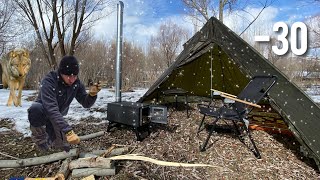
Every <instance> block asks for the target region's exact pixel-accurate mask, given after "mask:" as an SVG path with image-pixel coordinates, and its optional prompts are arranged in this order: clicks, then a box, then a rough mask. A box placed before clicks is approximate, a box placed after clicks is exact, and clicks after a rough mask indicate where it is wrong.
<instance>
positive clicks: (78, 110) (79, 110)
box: [0, 89, 147, 136]
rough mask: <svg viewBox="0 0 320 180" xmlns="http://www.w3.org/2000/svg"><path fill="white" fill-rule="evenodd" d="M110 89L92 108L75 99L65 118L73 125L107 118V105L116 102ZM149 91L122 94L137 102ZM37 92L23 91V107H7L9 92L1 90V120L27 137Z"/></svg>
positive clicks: (124, 99) (99, 96)
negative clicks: (30, 109) (31, 97)
mask: <svg viewBox="0 0 320 180" xmlns="http://www.w3.org/2000/svg"><path fill="white" fill-rule="evenodd" d="M109 90H110V89H102V90H101V91H100V92H99V94H98V99H97V101H96V103H95V104H94V105H93V106H92V107H91V108H88V109H86V108H83V107H82V106H81V105H80V104H79V103H78V102H77V101H76V100H75V99H74V101H72V103H71V105H70V109H69V113H68V115H67V116H66V117H65V118H66V119H68V120H69V121H71V123H74V122H75V121H77V120H79V119H81V118H86V117H89V116H92V117H96V118H106V117H107V113H106V109H107V103H109V102H114V101H115V93H114V92H111V91H109ZM146 91H147V89H135V92H126V93H122V100H123V101H130V102H136V101H137V100H138V99H139V98H140V97H141V96H142V95H143V94H144V93H145V92H146ZM35 94H36V91H35V90H23V91H22V107H15V106H11V107H8V106H6V104H7V100H8V97H9V90H6V89H0V119H9V120H11V121H13V122H14V124H15V127H14V128H15V130H17V131H19V132H21V133H23V134H24V135H25V136H30V135H31V132H30V130H29V121H28V114H27V109H28V108H29V107H30V106H31V104H32V101H27V100H26V99H27V98H28V97H29V96H34V95H35ZM9 130H10V129H7V128H4V127H0V132H1V131H9Z"/></svg>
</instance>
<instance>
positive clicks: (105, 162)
mask: <svg viewBox="0 0 320 180" xmlns="http://www.w3.org/2000/svg"><path fill="white" fill-rule="evenodd" d="M84 167H91V168H107V169H110V168H111V160H110V159H106V158H103V157H91V158H79V159H76V160H73V161H71V162H70V164H69V169H78V168H84Z"/></svg>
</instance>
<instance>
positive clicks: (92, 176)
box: [81, 175, 95, 180]
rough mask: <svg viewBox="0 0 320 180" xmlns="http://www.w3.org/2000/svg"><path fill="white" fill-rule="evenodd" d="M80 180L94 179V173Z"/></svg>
mask: <svg viewBox="0 0 320 180" xmlns="http://www.w3.org/2000/svg"><path fill="white" fill-rule="evenodd" d="M81 180H95V178H94V175H90V176H87V177H85V178H83V179H81Z"/></svg>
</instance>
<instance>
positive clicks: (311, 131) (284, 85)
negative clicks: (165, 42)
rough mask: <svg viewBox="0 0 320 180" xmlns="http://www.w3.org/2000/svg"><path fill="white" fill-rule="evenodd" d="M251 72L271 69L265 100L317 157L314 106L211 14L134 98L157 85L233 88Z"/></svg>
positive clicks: (203, 91)
mask: <svg viewBox="0 0 320 180" xmlns="http://www.w3.org/2000/svg"><path fill="white" fill-rule="evenodd" d="M255 75H276V76H278V81H277V83H276V85H275V86H274V87H273V88H272V89H271V90H270V92H269V102H268V103H269V104H270V105H271V108H272V110H274V111H276V112H277V113H278V114H279V115H281V117H282V118H283V119H284V120H285V122H286V124H287V125H288V127H289V129H290V131H291V132H292V133H293V134H294V135H295V137H296V138H297V139H298V141H299V142H300V143H301V144H302V145H303V146H302V147H303V149H304V152H305V153H307V155H308V156H309V157H311V158H313V159H314V160H315V161H316V163H317V164H318V167H319V162H320V152H319V151H320V132H319V129H320V108H319V107H318V105H316V104H315V103H314V102H313V101H312V100H311V99H310V98H309V97H308V95H306V94H305V93H304V92H303V91H302V90H301V89H299V88H298V87H297V86H296V85H295V84H293V83H292V82H290V81H289V80H288V78H287V77H286V76H285V75H284V74H283V73H281V72H280V71H279V70H278V69H277V68H276V67H275V66H274V65H272V64H271V63H270V62H269V61H268V60H267V59H265V58H264V57H263V56H262V55H260V54H259V53H258V52H257V51H256V50H255V49H254V48H252V47H251V46H250V45H249V44H248V43H246V42H245V41H244V40H243V39H241V38H240V37H239V36H238V35H237V34H235V33H234V32H233V31H231V30H230V29H229V28H228V27H226V26H225V25H224V24H222V23H221V22H220V21H219V20H217V19H216V18H214V17H212V18H211V19H210V20H209V21H208V22H207V23H206V24H205V25H204V27H203V28H202V29H201V30H200V31H199V32H197V33H196V34H195V35H194V36H193V37H192V38H191V39H189V40H188V41H187V42H186V43H185V44H184V50H183V51H182V52H181V53H180V55H179V56H178V57H177V58H176V60H175V62H174V63H173V64H172V65H171V66H170V67H169V68H168V69H167V70H166V71H165V72H164V73H163V74H162V75H161V76H160V77H159V79H158V80H157V81H156V82H155V83H154V84H153V85H152V86H151V87H150V89H149V90H148V91H147V92H146V93H145V94H144V95H143V96H142V97H141V98H140V99H139V102H148V103H157V102H159V99H161V96H162V95H163V93H162V92H163V91H164V90H167V89H174V88H183V89H184V90H186V91H188V96H189V97H210V95H211V92H210V89H212V88H213V89H217V90H220V91H224V92H227V93H230V94H235V95H237V94H239V92H240V91H241V90H242V89H243V88H244V87H245V85H246V84H247V83H248V81H249V79H250V78H251V77H252V76H255Z"/></svg>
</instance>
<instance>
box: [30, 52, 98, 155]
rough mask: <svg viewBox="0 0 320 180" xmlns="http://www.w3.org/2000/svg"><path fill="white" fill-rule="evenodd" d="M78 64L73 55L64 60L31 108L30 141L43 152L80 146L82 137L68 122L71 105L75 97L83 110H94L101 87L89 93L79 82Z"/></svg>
mask: <svg viewBox="0 0 320 180" xmlns="http://www.w3.org/2000/svg"><path fill="white" fill-rule="evenodd" d="M78 73H79V63H78V61H77V59H76V58H75V57H74V56H65V57H63V58H62V59H61V61H60V64H59V68H58V70H57V71H51V72H50V73H49V74H47V75H46V76H45V77H44V78H43V80H42V81H41V84H40V90H39V94H38V97H37V99H36V101H35V102H33V103H32V105H31V107H30V108H29V109H28V119H29V122H30V130H31V133H32V134H31V138H32V140H33V142H34V143H36V144H37V146H38V148H39V149H40V150H44V151H47V150H49V147H52V148H57V149H63V150H65V151H69V150H70V144H79V143H80V138H79V137H78V135H77V134H75V133H74V131H73V130H72V127H71V126H70V125H69V124H68V123H67V122H66V121H65V119H64V118H63V116H65V115H67V113H68V110H69V106H70V103H71V102H72V100H73V99H74V98H76V100H77V101H78V102H79V103H80V104H81V105H82V106H83V107H84V108H89V107H91V106H92V105H93V104H94V103H95V101H96V99H97V93H98V92H99V91H100V90H101V85H100V84H99V83H95V84H93V85H92V86H90V88H89V93H87V92H86V90H85V86H84V85H83V83H82V82H81V81H80V80H79V79H78Z"/></svg>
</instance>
